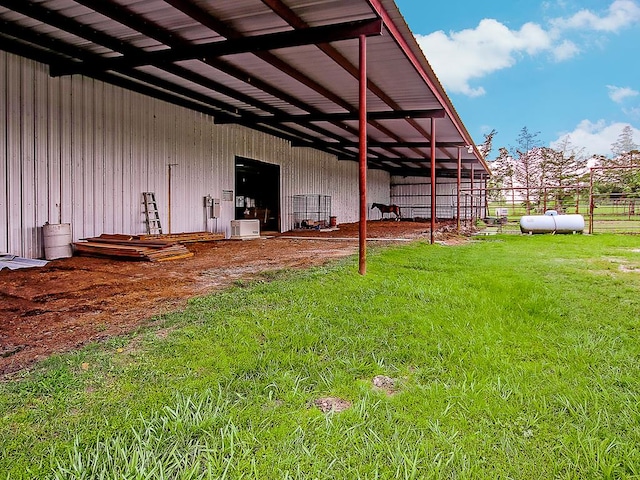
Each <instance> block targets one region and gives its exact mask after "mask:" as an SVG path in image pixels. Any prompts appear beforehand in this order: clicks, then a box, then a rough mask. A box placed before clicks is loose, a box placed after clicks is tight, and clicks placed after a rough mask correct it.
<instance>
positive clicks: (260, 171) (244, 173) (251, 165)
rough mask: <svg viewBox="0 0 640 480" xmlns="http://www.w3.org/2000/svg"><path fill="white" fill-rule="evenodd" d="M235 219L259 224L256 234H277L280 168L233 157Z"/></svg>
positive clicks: (278, 225) (278, 226)
mask: <svg viewBox="0 0 640 480" xmlns="http://www.w3.org/2000/svg"><path fill="white" fill-rule="evenodd" d="M235 217H236V220H244V219H258V220H260V231H271V232H279V231H280V165H272V164H270V163H264V162H259V161H257V160H250V159H248V158H242V157H236V215H235Z"/></svg>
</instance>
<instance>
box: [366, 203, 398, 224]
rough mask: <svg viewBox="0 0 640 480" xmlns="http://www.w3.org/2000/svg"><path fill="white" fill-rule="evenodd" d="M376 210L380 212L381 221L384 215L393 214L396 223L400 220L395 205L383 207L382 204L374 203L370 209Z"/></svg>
mask: <svg viewBox="0 0 640 480" xmlns="http://www.w3.org/2000/svg"><path fill="white" fill-rule="evenodd" d="M374 208H377V209H378V210H380V213H381V214H382V218H381V219H380V220H382V219H384V214H385V213H393V214H394V215H395V216H396V221H399V220H400V219H401V218H402V214H401V213H400V207H399V206H397V205H385V204H384V203H374V204H372V205H371V209H372V210H373V209H374Z"/></svg>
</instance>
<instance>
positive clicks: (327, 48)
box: [262, 0, 431, 153]
mask: <svg viewBox="0 0 640 480" xmlns="http://www.w3.org/2000/svg"><path fill="white" fill-rule="evenodd" d="M262 3H264V4H265V5H266V6H268V7H269V8H271V10H273V12H275V13H276V14H277V15H278V16H279V17H280V18H282V19H283V20H284V21H285V22H287V23H288V24H289V25H291V26H292V27H295V28H306V27H308V26H309V24H308V23H306V22H305V21H304V20H303V19H302V18H300V17H299V16H298V15H297V14H296V13H295V12H294V11H293V10H291V9H290V8H289V7H288V6H287V5H285V4H284V3H283V2H282V0H262ZM374 12H375V13H376V14H377V13H378V12H377V11H375V9H374ZM317 47H318V48H319V49H320V50H321V51H323V52H324V53H325V54H326V55H327V56H328V57H329V58H331V59H332V60H333V61H334V62H336V63H337V64H338V65H340V66H341V67H342V68H343V69H344V70H345V71H346V72H348V73H349V74H350V75H351V76H352V77H353V78H356V79H357V78H358V75H359V70H358V68H357V67H356V66H355V65H353V64H352V63H351V61H350V60H348V59H347V58H346V57H345V56H344V55H342V54H341V53H340V52H339V51H338V50H336V49H335V48H334V47H333V46H331V45H329V44H327V43H321V44H318V45H317ZM367 87H368V89H369V90H370V91H371V92H372V93H373V94H374V95H376V96H377V97H378V98H380V99H381V100H382V101H383V102H384V103H386V104H387V105H389V106H390V107H391V108H392V109H394V110H401V107H400V105H398V104H397V103H396V102H395V101H393V99H392V98H391V97H390V96H389V95H387V93H385V92H384V90H382V88H380V87H379V86H378V85H376V84H375V83H374V82H372V81H371V80H368V81H367ZM407 122H408V123H409V124H410V125H411V126H412V127H413V128H414V129H415V130H416V131H417V132H418V133H420V135H422V136H423V137H424V138H426V139H427V140H431V134H430V133H429V132H427V131H426V130H425V129H424V128H423V127H422V126H421V125H420V124H419V123H418V122H416V121H415V120H414V119H413V118H409V119H407ZM374 126H377V125H374ZM384 133H385V134H387V135H388V136H390V137H392V138H394V136H393V135H389V133H390V132H389V131H384ZM416 153H418V152H416Z"/></svg>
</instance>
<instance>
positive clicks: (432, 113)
mask: <svg viewBox="0 0 640 480" xmlns="http://www.w3.org/2000/svg"><path fill="white" fill-rule="evenodd" d="M444 115H445V111H444V109H441V108H436V109H429V110H388V111H382V112H368V113H367V119H369V120H405V119H408V118H444ZM357 120H358V114H357V113H355V112H347V113H324V114H320V113H317V114H311V115H274V116H270V117H266V116H265V117H261V118H260V120H259V122H260V123H262V124H263V125H276V124H280V123H297V124H303V123H314V122H345V121H354V122H355V121H357Z"/></svg>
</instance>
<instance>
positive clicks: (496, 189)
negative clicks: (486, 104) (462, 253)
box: [480, 126, 640, 211]
mask: <svg viewBox="0 0 640 480" xmlns="http://www.w3.org/2000/svg"><path fill="white" fill-rule="evenodd" d="M495 133H496V132H495V130H494V131H492V132H491V133H489V134H487V135H485V142H484V143H483V144H482V145H480V150H481V151H482V152H483V153H485V152H486V154H487V155H488V153H489V152H490V151H491V148H492V142H493V137H494V136H495ZM538 135H539V132H535V133H532V132H530V131H529V129H528V128H527V127H523V128H522V130H520V133H519V135H518V137H517V138H516V146H515V147H510V148H507V147H500V148H499V149H498V155H497V157H496V158H495V160H493V161H490V162H489V164H490V167H491V173H492V177H491V179H490V180H489V184H488V185H487V186H488V188H489V189H492V190H490V196H491V198H492V199H494V200H498V199H500V200H509V198H508V196H511V200H512V201H514V202H515V201H516V198H517V200H518V201H521V202H522V203H523V204H524V206H525V207H526V209H527V211H531V210H533V209H535V208H536V207H538V206H540V205H542V204H544V205H551V206H553V207H554V208H556V209H559V210H562V209H563V206H564V204H565V203H566V202H567V201H568V200H571V201H575V200H576V195H578V194H579V191H580V190H582V191H585V190H586V188H587V187H588V185H589V176H590V168H594V192H595V193H599V194H608V195H609V196H611V197H612V198H627V197H628V198H638V197H640V152H639V151H638V145H637V144H635V143H634V141H633V130H632V129H631V127H630V126H626V127H625V128H624V129H623V130H622V132H621V133H620V135H619V137H618V140H617V141H616V142H614V143H613V144H612V145H611V151H612V157H611V158H609V157H605V156H591V157H588V156H586V155H585V154H584V149H579V148H576V147H575V146H574V145H573V144H572V143H571V140H570V138H569V137H568V136H567V137H565V138H564V140H562V141H561V142H560V144H559V145H557V146H556V148H550V147H543V146H541V145H540V141H539V138H538ZM485 158H486V157H485ZM611 167H616V168H611ZM620 167H637V168H620ZM576 187H581V188H576Z"/></svg>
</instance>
